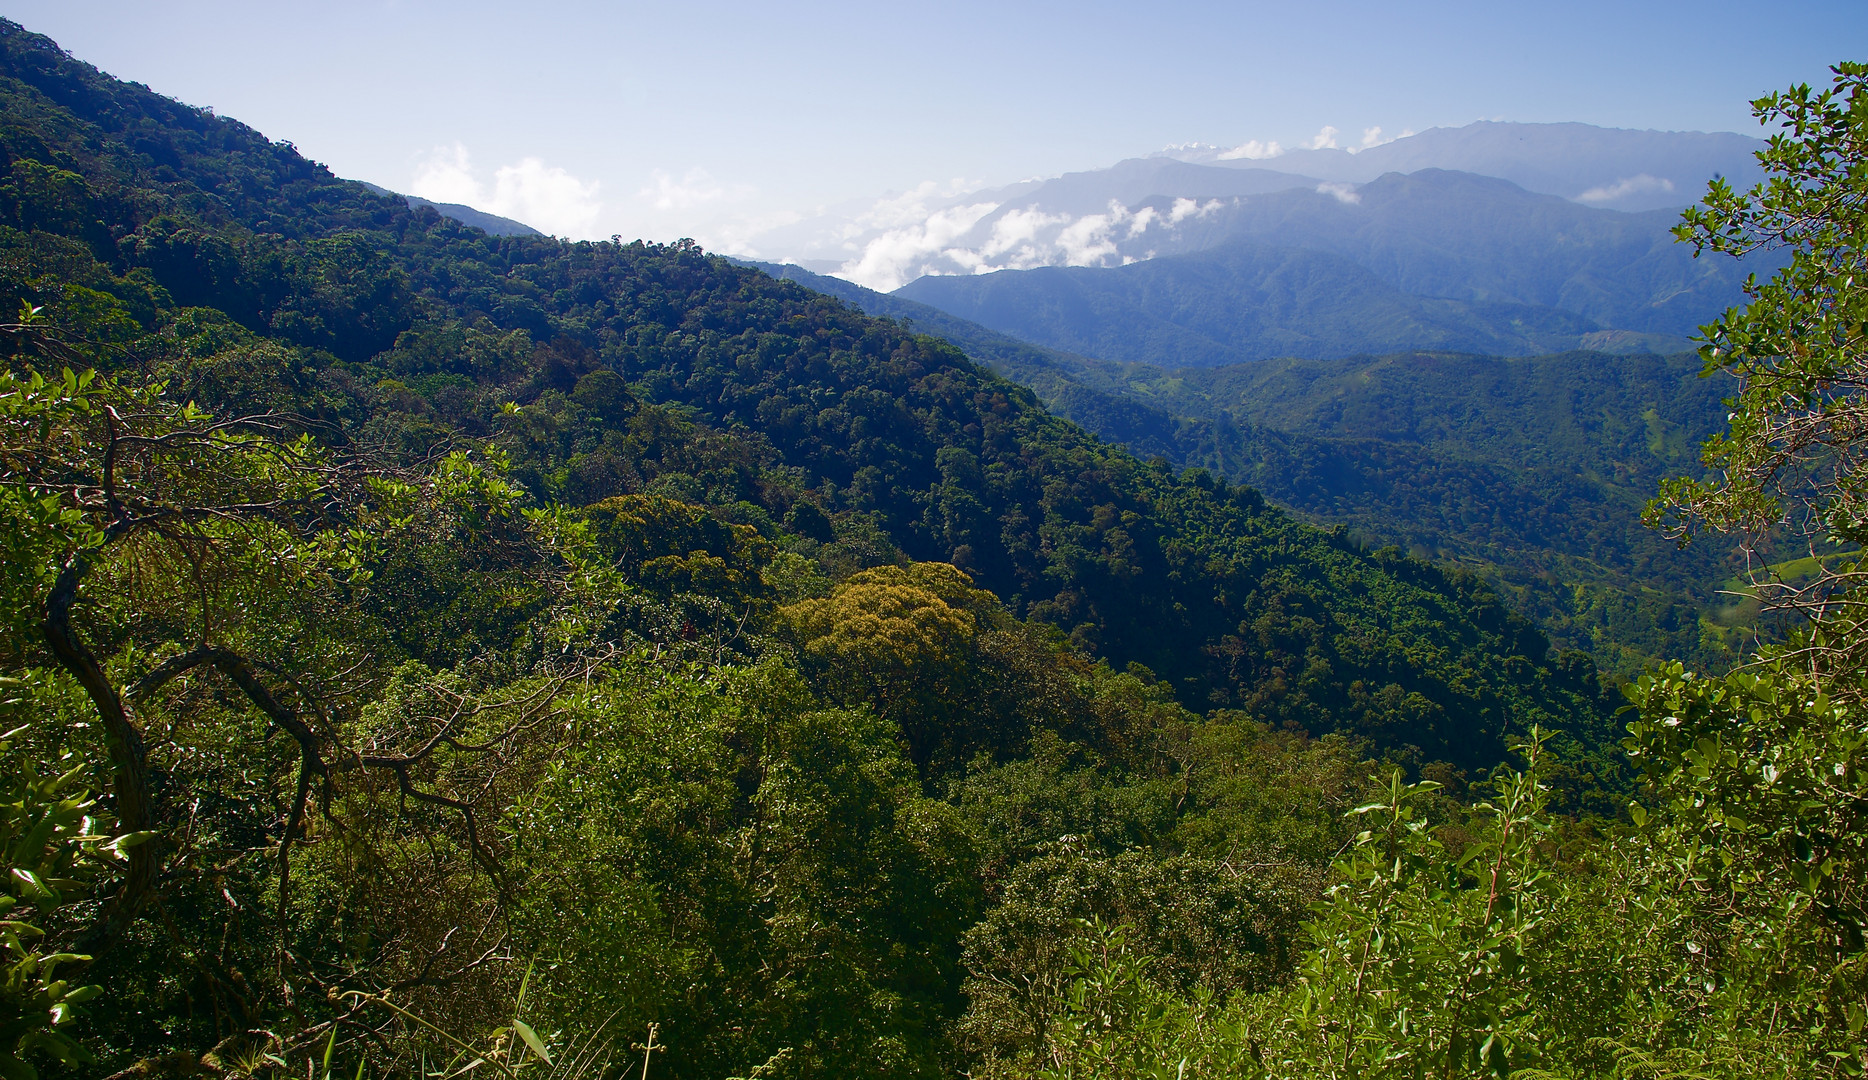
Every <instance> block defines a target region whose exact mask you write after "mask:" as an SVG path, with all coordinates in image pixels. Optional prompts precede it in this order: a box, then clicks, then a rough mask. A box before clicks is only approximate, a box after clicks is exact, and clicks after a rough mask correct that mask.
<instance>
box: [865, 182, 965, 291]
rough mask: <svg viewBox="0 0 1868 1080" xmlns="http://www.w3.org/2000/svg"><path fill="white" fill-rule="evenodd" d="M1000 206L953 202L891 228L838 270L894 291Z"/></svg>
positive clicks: (880, 289)
mask: <svg viewBox="0 0 1868 1080" xmlns="http://www.w3.org/2000/svg"><path fill="white" fill-rule="evenodd" d="M998 208H999V204H998V203H990V202H988V203H974V204H972V205H969V206H950V207H948V208H946V209H944V210H940V211H937V212H936V213H934V214H932V215H929V216H928V218H927V219H926V220H924V221H922V222H920V223H918V224H914V225H909V226H907V227H905V228H899V229H890V230H889V231H888V232H885V233H883V234H882V235H881V236H878V237H876V238H875V239H873V240H871V241H869V243H868V244H867V245H865V246H864V247H863V253H862V254H861V255H860V256H858V257H857V258H855V259H852V260H850V261H849V262H847V263H844V264H843V266H842V267H841V268H840V269H839V270H838V271H837V274H838V276H839V277H843V278H847V279H848V280H850V281H854V282H856V283H857V284H858V285H863V286H866V287H868V288H871V289H875V290H876V291H877V292H893V291H894V290H896V289H899V288H901V287H902V286H903V285H905V284H907V282H908V281H909V280H910V275H911V274H912V275H913V276H914V277H919V276H920V275H921V273H922V272H923V269H922V267H923V266H924V265H925V264H926V262H927V261H928V259H929V257H930V256H934V255H938V254H940V253H942V252H943V251H944V250H945V249H947V248H949V247H951V246H952V245H953V242H954V241H955V240H958V239H959V238H960V237H962V236H965V235H966V234H967V233H968V232H969V231H971V230H972V228H973V226H975V225H977V224H979V222H980V219H982V218H984V217H985V216H986V215H987V214H990V213H992V212H993V211H994V210H997V209H998Z"/></svg>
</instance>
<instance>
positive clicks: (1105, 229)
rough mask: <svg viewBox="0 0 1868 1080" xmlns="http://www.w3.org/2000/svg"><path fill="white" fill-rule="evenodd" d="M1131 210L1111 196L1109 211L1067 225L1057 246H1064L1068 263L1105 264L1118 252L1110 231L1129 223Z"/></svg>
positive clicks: (1073, 264) (1058, 238)
mask: <svg viewBox="0 0 1868 1080" xmlns="http://www.w3.org/2000/svg"><path fill="white" fill-rule="evenodd" d="M1129 216H1130V215H1129V212H1128V210H1126V209H1124V208H1123V206H1122V204H1121V203H1118V202H1116V201H1115V200H1113V199H1111V200H1110V202H1109V212H1108V213H1107V214H1088V215H1085V216H1083V217H1080V218H1078V219H1077V220H1075V221H1073V222H1071V223H1070V224H1068V225H1066V226H1064V228H1063V230H1062V231H1061V232H1059V233H1058V234H1057V246H1058V247H1060V248H1062V249H1063V252H1064V265H1065V266H1101V265H1103V263H1105V262H1107V261H1108V260H1109V259H1111V258H1114V257H1115V256H1116V254H1117V252H1116V244H1115V241H1114V240H1112V239H1110V233H1111V232H1112V231H1113V230H1114V229H1115V228H1116V227H1118V226H1120V225H1123V224H1126V222H1127V219H1128V218H1129Z"/></svg>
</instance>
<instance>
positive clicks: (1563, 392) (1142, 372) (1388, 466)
mask: <svg viewBox="0 0 1868 1080" xmlns="http://www.w3.org/2000/svg"><path fill="white" fill-rule="evenodd" d="M766 268H767V269H768V270H769V271H770V272H772V273H773V274H775V275H778V276H786V277H791V278H793V279H795V280H798V281H801V282H803V283H805V284H808V285H810V286H811V287H812V288H814V289H817V290H818V291H820V292H826V293H829V294H830V295H833V296H838V297H841V298H843V299H845V300H847V301H849V302H850V303H851V304H854V305H856V306H857V307H860V308H861V309H863V310H864V311H867V312H869V313H871V314H875V315H886V316H890V317H893V318H897V319H904V320H908V321H910V322H911V323H912V324H913V325H914V326H915V327H916V328H917V329H922V330H929V331H932V332H934V333H936V334H939V335H940V336H943V337H945V338H947V339H948V340H950V341H953V342H954V343H956V344H958V345H960V346H961V347H962V348H963V349H965V350H966V352H967V354H968V355H969V356H971V357H973V358H974V359H975V360H978V361H980V362H982V363H986V364H989V365H991V366H992V367H993V368H994V369H995V370H997V371H998V372H1000V373H1001V374H1004V375H1007V376H1009V377H1011V378H1013V379H1015V380H1017V381H1018V382H1021V383H1023V384H1025V385H1027V386H1030V387H1032V388H1033V389H1035V390H1036V391H1037V392H1038V395H1039V397H1040V398H1041V399H1043V401H1044V402H1045V404H1046V405H1047V406H1048V407H1049V408H1050V409H1051V410H1052V411H1054V412H1056V413H1058V414H1059V415H1061V416H1064V417H1067V418H1068V419H1071V420H1074V421H1076V422H1077V423H1079V424H1082V425H1083V426H1085V427H1087V428H1089V429H1090V430H1091V431H1094V432H1096V433H1097V434H1099V435H1101V436H1103V437H1104V438H1106V439H1110V440H1112V441H1115V442H1118V443H1121V444H1122V445H1124V446H1126V447H1128V448H1129V449H1130V450H1132V451H1133V452H1135V453H1136V454H1138V455H1141V456H1145V457H1146V456H1154V455H1160V456H1163V457H1166V458H1167V459H1169V460H1170V461H1172V462H1174V463H1176V464H1179V465H1184V466H1185V465H1196V466H1200V467H1202V468H1206V469H1209V470H1211V471H1213V472H1214V473H1216V474H1218V475H1221V476H1224V477H1226V478H1228V479H1229V480H1231V481H1233V482H1235V483H1245V484H1249V485H1251V486H1252V487H1254V488H1256V489H1257V490H1259V491H1261V492H1263V493H1264V494H1265V495H1266V497H1267V498H1269V499H1271V500H1272V501H1274V502H1276V503H1278V504H1280V505H1282V506H1286V507H1289V508H1292V509H1294V510H1298V511H1300V512H1302V513H1304V514H1306V515H1309V516H1310V517H1311V518H1312V519H1313V520H1317V521H1322V522H1331V523H1343V524H1347V525H1349V526H1351V527H1352V528H1354V529H1356V530H1358V532H1360V533H1361V534H1362V535H1364V536H1366V537H1369V538H1371V540H1372V541H1373V542H1374V543H1375V544H1384V543H1396V544H1400V545H1401V546H1403V547H1404V548H1408V549H1410V550H1413V551H1416V552H1418V553H1420V554H1422V555H1423V556H1430V557H1435V558H1439V559H1446V560H1453V561H1467V562H1469V563H1477V564H1479V565H1481V566H1487V567H1489V568H1491V572H1492V573H1493V579H1494V581H1495V583H1496V585H1497V587H1500V588H1502V589H1504V590H1505V591H1507V592H1509V593H1510V594H1511V595H1512V597H1513V599H1514V601H1515V602H1516V603H1517V604H1518V605H1520V608H1519V610H1521V611H1525V612H1527V613H1534V615H1535V617H1536V618H1537V619H1538V620H1539V622H1540V624H1541V625H1543V626H1544V627H1545V628H1546V629H1547V630H1549V631H1551V632H1553V633H1554V634H1556V635H1557V636H1558V637H1559V639H1560V640H1562V641H1563V642H1564V643H1565V644H1566V645H1568V646H1571V647H1577V648H1585V649H1589V650H1591V651H1592V652H1593V653H1594V654H1595V655H1596V657H1597V658H1598V660H1599V661H1601V662H1602V663H1604V664H1605V665H1607V666H1612V667H1615V668H1616V669H1618V670H1620V671H1623V672H1625V673H1628V674H1633V673H1635V672H1638V671H1639V670H1641V669H1642V668H1643V667H1645V666H1646V665H1647V664H1648V663H1650V662H1651V661H1652V660H1653V659H1655V658H1656V657H1661V656H1678V657H1691V658H1693V659H1694V660H1695V662H1696V663H1698V664H1700V665H1701V666H1705V667H1713V668H1716V667H1719V666H1721V665H1723V664H1725V663H1728V662H1729V661H1730V657H1731V654H1730V651H1729V648H1728V646H1727V645H1726V644H1725V642H1724V638H1725V637H1726V636H1728V633H1729V631H1728V628H1725V627H1722V626H1720V625H1719V624H1718V622H1717V621H1716V620H1713V619H1709V618H1708V615H1709V613H1711V612H1714V611H1717V610H1722V609H1723V607H1724V606H1725V605H1723V604H1722V603H1720V602H1719V601H1718V600H1717V599H1716V598H1715V597H1714V592H1715V590H1717V589H1718V588H1720V587H1722V586H1723V584H1724V583H1725V582H1726V580H1727V579H1728V578H1729V577H1730V576H1731V574H1732V572H1733V567H1732V564H1731V558H1730V554H1729V553H1728V552H1726V551H1724V550H1723V549H1721V548H1720V547H1719V546H1717V545H1712V544H1700V545H1696V546H1694V547H1691V548H1687V549H1681V548H1679V547H1678V546H1677V545H1675V544H1673V543H1671V542H1669V541H1667V540H1666V539H1665V538H1663V537H1661V536H1660V535H1659V534H1658V533H1656V532H1655V531H1653V530H1651V529H1648V528H1646V527H1644V526H1643V525H1642V524H1641V521H1640V513H1641V507H1642V506H1643V505H1644V504H1645V502H1646V501H1647V499H1648V498H1650V497H1651V495H1652V492H1653V491H1654V490H1655V487H1656V485H1658V484H1659V483H1660V481H1661V480H1662V479H1664V478H1666V477H1669V476H1673V475H1678V474H1680V473H1683V472H1692V471H1694V470H1695V469H1696V468H1697V467H1698V463H1697V457H1696V453H1697V447H1698V444H1699V442H1700V441H1701V440H1702V439H1703V438H1704V437H1705V436H1706V435H1707V434H1708V433H1710V432H1711V431H1713V430H1714V429H1715V428H1716V426H1717V424H1718V422H1719V421H1720V419H1721V418H1722V417H1723V416H1724V407H1723V405H1722V404H1721V398H1722V395H1723V394H1724V393H1725V392H1727V391H1726V388H1725V387H1724V386H1723V385H1722V383H1721V382H1720V381H1719V380H1712V379H1702V378H1700V377H1699V364H1698V361H1697V359H1696V358H1694V357H1693V356H1691V355H1690V354H1684V355H1676V356H1673V357H1670V358H1667V357H1658V356H1654V355H1651V354H1648V355H1641V354H1635V355H1615V354H1608V353H1587V352H1577V353H1564V354H1556V355H1550V356H1541V357H1528V358H1498V357H1485V356H1474V355H1470V354H1449V353H1419V352H1414V353H1403V354H1399V355H1392V356H1386V357H1367V356H1356V357H1346V358H1343V359H1339V360H1327V361H1303V360H1267V361H1255V362H1251V363H1245V364H1237V365H1228V366H1223V367H1215V368H1182V369H1174V370H1170V369H1163V368H1158V367H1154V366H1151V365H1144V364H1119V363H1112V362H1109V361H1104V360H1097V359H1092V358H1090V357H1085V356H1080V355H1077V354H1073V353H1065V352H1060V351H1058V350H1055V349H1047V348H1044V347H1042V346H1037V345H1032V344H1030V343H1028V342H1024V341H1021V340H1019V339H1017V338H1014V337H1011V336H1009V335H1005V334H1001V333H999V332H998V331H994V330H989V329H987V328H986V327H983V326H980V325H979V324H977V323H971V322H968V321H967V320H965V319H961V318H959V317H957V316H954V315H950V314H948V313H947V312H944V311H942V310H940V309H939V308H933V307H929V306H927V305H925V304H920V303H917V302H915V301H912V300H908V299H906V298H905V297H903V296H901V295H893V294H885V293H877V292H874V291H872V290H868V289H864V288H862V287H861V286H858V285H854V284H852V283H850V282H847V281H843V280H841V279H839V278H831V277H825V276H821V275H817V274H812V273H810V272H809V271H805V270H802V269H800V268H797V267H781V266H767V267H766ZM1736 629H1737V628H1736V627H1734V628H1731V630H1736ZM1734 640H1736V639H1734Z"/></svg>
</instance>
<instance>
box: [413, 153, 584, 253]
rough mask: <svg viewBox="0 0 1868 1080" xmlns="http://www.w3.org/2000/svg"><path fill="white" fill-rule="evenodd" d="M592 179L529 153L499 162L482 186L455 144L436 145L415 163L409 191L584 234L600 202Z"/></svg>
mask: <svg viewBox="0 0 1868 1080" xmlns="http://www.w3.org/2000/svg"><path fill="white" fill-rule="evenodd" d="M597 189H598V182H597V181H595V180H591V181H589V182H585V181H583V180H579V179H578V178H577V177H575V176H573V175H571V174H570V173H568V172H566V171H565V170H563V169H561V168H558V167H557V166H555V165H546V164H545V163H544V162H543V161H541V160H540V159H538V158H535V157H528V158H522V159H520V160H519V161H518V162H517V163H516V164H512V165H502V166H501V167H500V168H499V169H498V171H496V172H495V173H494V174H493V186H492V189H491V190H488V188H487V186H486V185H485V184H483V183H482V182H481V181H480V178H479V176H478V175H477V174H476V172H475V170H474V167H473V160H472V158H471V157H470V156H469V155H468V153H467V148H466V147H465V146H462V145H461V144H460V143H455V144H454V145H453V146H452V147H436V148H435V149H434V150H433V151H432V152H430V154H429V155H428V158H427V159H426V160H425V161H423V162H421V163H420V164H418V165H417V166H416V167H415V175H414V177H413V179H412V180H411V182H410V184H409V192H410V194H413V195H416V196H419V197H421V198H424V199H428V200H430V201H433V202H444V203H461V204H463V205H466V206H471V207H473V208H474V209H476V210H484V211H486V212H487V213H489V214H498V215H499V216H500V217H509V218H513V219H515V220H518V221H522V222H524V223H526V224H527V225H530V226H532V227H533V228H535V229H539V230H542V231H544V232H548V233H551V234H552V235H553V236H568V237H572V238H588V237H589V235H590V232H591V229H592V228H593V227H594V226H595V225H596V222H597V215H598V214H599V213H601V212H602V210H603V204H602V203H600V202H598V201H597Z"/></svg>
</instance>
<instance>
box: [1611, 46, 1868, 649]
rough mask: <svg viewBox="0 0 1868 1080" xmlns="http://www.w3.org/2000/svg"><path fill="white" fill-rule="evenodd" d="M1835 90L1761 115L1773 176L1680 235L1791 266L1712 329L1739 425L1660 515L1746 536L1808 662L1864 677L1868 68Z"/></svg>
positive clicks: (1729, 196)
mask: <svg viewBox="0 0 1868 1080" xmlns="http://www.w3.org/2000/svg"><path fill="white" fill-rule="evenodd" d="M1832 70H1833V71H1834V76H1835V78H1834V85H1833V86H1832V87H1830V88H1829V89H1826V90H1822V91H1816V90H1812V89H1811V88H1810V87H1809V86H1807V85H1799V86H1794V87H1791V88H1790V89H1789V90H1786V91H1784V92H1782V93H1777V94H1770V95H1768V96H1765V97H1762V98H1759V99H1758V100H1756V101H1755V102H1753V103H1752V109H1753V112H1754V113H1755V114H1756V115H1757V117H1758V120H1759V122H1760V123H1763V124H1766V125H1774V126H1776V127H1777V128H1778V130H1777V131H1776V132H1775V133H1774V134H1773V135H1772V136H1771V138H1770V142H1769V145H1768V146H1767V147H1766V148H1765V149H1764V150H1762V151H1759V153H1758V160H1759V162H1760V163H1761V164H1762V165H1763V166H1764V168H1765V170H1766V172H1767V174H1768V175H1767V178H1766V179H1765V180H1764V181H1762V182H1760V183H1759V184H1757V185H1755V186H1754V187H1752V188H1750V189H1749V190H1745V191H1740V190H1738V189H1735V188H1734V187H1732V185H1731V184H1730V183H1728V182H1727V181H1725V180H1724V179H1716V180H1714V181H1713V182H1712V184H1711V186H1710V187H1709V189H1708V190H1707V193H1706V197H1705V201H1704V203H1703V205H1701V206H1696V207H1693V208H1691V209H1689V210H1687V211H1686V213H1685V214H1684V215H1683V217H1682V220H1681V223H1680V225H1679V226H1678V227H1677V228H1676V229H1675V230H1674V233H1675V235H1676V236H1678V237H1679V238H1680V239H1681V240H1683V241H1685V242H1687V243H1691V244H1693V245H1695V246H1696V248H1697V249H1698V251H1699V252H1700V253H1705V252H1713V253H1717V254H1722V255H1731V256H1744V255H1751V254H1754V253H1767V254H1768V253H1780V254H1778V255H1777V257H1778V258H1783V257H1784V256H1786V255H1787V261H1786V262H1785V264H1784V265H1783V266H1781V267H1780V268H1779V269H1778V270H1777V271H1776V272H1775V273H1773V274H1771V275H1770V277H1769V278H1768V279H1766V280H1759V279H1758V277H1757V276H1756V275H1755V274H1754V275H1753V276H1752V277H1751V278H1749V279H1748V280H1747V284H1746V292H1747V294H1748V296H1749V302H1748V303H1746V304H1745V305H1743V306H1741V307H1735V308H1732V309H1731V310H1729V311H1727V312H1726V313H1725V314H1724V315H1722V316H1721V317H1720V318H1719V319H1718V320H1717V321H1716V322H1714V323H1712V324H1711V325H1710V326H1707V327H1705V335H1706V344H1705V346H1704V347H1703V348H1702V349H1701V350H1700V355H1701V356H1702V357H1703V358H1704V360H1705V365H1706V372H1707V373H1708V374H1711V373H1713V372H1721V371H1722V372H1727V373H1730V374H1732V375H1735V376H1737V378H1738V379H1739V391H1738V393H1737V394H1736V395H1735V396H1734V398H1733V399H1732V412H1731V423H1730V427H1729V429H1728V430H1727V431H1726V432H1724V433H1723V434H1721V435H1718V436H1715V437H1714V438H1712V439H1710V440H1708V441H1707V443H1706V446H1705V455H1704V457H1705V462H1706V465H1707V466H1708V467H1709V468H1710V469H1711V470H1712V474H1711V476H1710V478H1708V479H1705V480H1697V481H1696V480H1690V479H1684V478H1683V479H1679V480H1675V481H1672V482H1671V483H1669V484H1668V485H1667V486H1666V487H1665V488H1664V489H1663V491H1662V493H1661V496H1660V497H1659V498H1658V499H1656V500H1655V501H1654V502H1653V503H1652V504H1651V505H1650V507H1649V510H1648V517H1649V521H1650V523H1657V524H1664V525H1665V526H1666V527H1667V528H1668V529H1669V530H1670V532H1672V534H1673V535H1675V536H1676V537H1677V538H1679V539H1681V540H1682V541H1683V542H1684V541H1685V540H1686V539H1687V538H1688V537H1690V536H1691V535H1693V534H1694V533H1695V532H1698V531H1702V530H1710V531H1713V532H1721V533H1730V534H1734V535H1736V536H1738V537H1739V538H1740V542H1741V545H1742V548H1743V550H1744V552H1745V554H1746V556H1747V559H1748V562H1749V564H1750V570H1751V575H1752V579H1753V583H1754V585H1755V586H1756V587H1757V591H1758V594H1759V596H1760V598H1761V599H1762V600H1763V601H1764V602H1765V603H1766V604H1767V605H1769V606H1772V607H1777V608H1787V609H1793V610H1797V611H1801V612H1803V613H1805V614H1807V615H1809V616H1810V617H1811V618H1813V619H1814V620H1815V622H1816V626H1817V632H1816V633H1814V634H1812V635H1810V637H1809V638H1808V640H1807V642H1805V643H1804V646H1803V649H1804V652H1805V654H1806V655H1807V657H1808V658H1809V661H1810V662H1811V663H1812V664H1813V665H1814V666H1815V667H1816V669H1817V670H1818V671H1819V672H1820V671H1824V670H1829V671H1847V670H1852V669H1855V668H1859V667H1860V666H1861V663H1862V661H1863V659H1864V657H1863V655H1862V654H1863V652H1864V650H1865V649H1868V645H1865V644H1864V640H1863V636H1862V634H1861V632H1860V626H1861V622H1862V616H1863V611H1862V604H1863V603H1864V597H1863V594H1862V593H1861V591H1860V589H1859V588H1857V586H1859V585H1860V584H1861V583H1862V580H1863V576H1862V575H1863V573H1864V571H1863V568H1862V566H1861V562H1860V560H1859V557H1858V554H1857V553H1858V552H1859V551H1860V548H1861V544H1862V543H1863V541H1864V540H1868V470H1865V469H1864V468H1863V464H1864V462H1863V455H1864V454H1868V397H1865V396H1864V395H1865V394H1868V64H1859V63H1843V64H1838V65H1836V67H1835V68H1834V69H1832Z"/></svg>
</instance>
